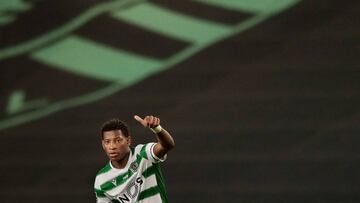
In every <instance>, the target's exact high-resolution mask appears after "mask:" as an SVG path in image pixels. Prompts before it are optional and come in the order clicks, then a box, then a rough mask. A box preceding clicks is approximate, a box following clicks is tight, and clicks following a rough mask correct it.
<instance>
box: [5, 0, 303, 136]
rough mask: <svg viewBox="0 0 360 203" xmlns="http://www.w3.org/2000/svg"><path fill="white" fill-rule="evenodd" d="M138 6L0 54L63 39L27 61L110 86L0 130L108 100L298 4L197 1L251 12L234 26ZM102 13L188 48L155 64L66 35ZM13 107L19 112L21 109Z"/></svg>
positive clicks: (112, 8) (117, 7)
mask: <svg viewBox="0 0 360 203" xmlns="http://www.w3.org/2000/svg"><path fill="white" fill-rule="evenodd" d="M139 2H140V1H136V3H138V4H136V5H134V6H132V7H127V9H122V7H123V6H124V5H128V4H130V3H134V1H116V2H112V3H106V4H101V5H98V6H96V7H94V8H92V9H90V10H89V11H86V12H85V13H84V14H82V15H80V16H79V17H77V18H76V19H74V20H73V21H72V22H69V23H68V24H67V25H65V26H63V27H61V28H59V29H57V30H56V31H53V32H51V33H48V34H47V35H44V36H42V37H39V38H37V39H35V40H33V41H31V42H27V43H25V44H22V45H19V46H16V47H12V48H9V49H4V50H0V60H1V59H4V58H7V57H10V56H15V55H17V54H21V53H25V52H28V51H31V50H33V49H35V48H37V47H40V46H43V45H45V44H47V43H48V42H50V41H52V40H53V39H57V38H58V37H60V36H63V35H67V37H65V38H64V39H62V40H60V41H57V42H56V43H53V44H51V45H49V46H46V47H44V48H42V49H39V50H37V51H35V52H33V53H31V55H30V56H31V58H32V59H33V60H36V61H39V62H41V63H45V64H48V65H51V66H52V67H55V68H57V69H60V70H63V71H67V72H71V73H73V74H78V75H81V76H85V77H89V78H94V79H97V80H102V81H109V82H112V84H111V85H109V86H108V87H106V88H103V89H99V90H97V91H94V92H91V93H88V94H84V95H80V96H77V97H74V98H69V99H65V100H62V101H57V102H53V103H49V104H47V105H44V106H43V107H41V108H37V109H35V110H33V111H30V112H27V113H23V114H19V115H17V116H12V117H10V118H6V119H4V120H2V121H0V130H1V129H6V128H10V127H14V126H16V125H20V124H23V123H26V122H30V121H32V120H35V119H39V118H42V117H45V116H48V115H51V114H53V113H56V112H59V111H62V110H64V109H69V108H73V107H76V106H81V105H85V104H88V103H91V102H95V101H98V100H100V99H103V98H106V97H108V96H111V95H113V94H115V93H116V92H118V91H120V90H122V89H124V88H126V87H129V86H131V85H133V84H135V83H137V82H139V81H141V80H143V79H144V78H147V77H149V76H151V75H153V74H156V73H158V72H159V71H163V70H166V69H168V68H170V67H172V66H174V65H176V64H178V63H180V62H182V61H184V60H186V59H188V58H190V57H191V56H193V55H194V54H196V53H198V52H200V51H202V50H204V49H206V48H207V47H209V46H210V45H212V44H214V43H216V42H218V41H220V40H223V39H225V38H228V37H230V36H232V35H235V34H238V33H240V32H243V31H245V30H247V29H249V28H251V27H253V26H255V25H257V24H259V23H260V22H262V21H264V20H266V19H267V18H269V17H271V16H272V15H274V14H277V13H279V12H281V11H283V10H284V9H287V8H289V7H290V6H293V5H294V4H296V3H298V2H299V0H286V1H285V0H254V1H253V0H226V1H216V0H200V2H202V3H206V4H212V5H216V6H221V7H230V8H232V9H239V10H245V11H250V12H252V14H253V16H252V17H250V18H248V19H246V20H244V21H242V22H241V23H239V24H237V25H235V26H229V25H223V24H220V23H214V22H210V21H206V20H203V19H197V18H194V17H190V16H186V15H183V14H180V13H177V12H175V11H171V10H168V9H165V8H163V7H159V6H157V5H155V4H153V3H150V2H142V3H139ZM269 2H270V3H269ZM264 5H266V6H264ZM103 12H110V14H111V16H112V17H113V18H114V19H116V20H119V21H125V22H128V23H131V24H133V25H135V26H138V27H140V28H142V29H145V30H150V31H152V32H156V33H159V34H161V35H164V36H169V37H171V38H174V39H181V40H183V41H187V42H189V43H190V44H191V46H189V47H187V48H185V49H183V50H181V51H179V52H177V53H176V54H174V55H173V56H172V57H170V58H167V59H164V60H158V59H152V58H148V57H146V56H140V55H137V54H134V53H129V52H126V51H124V50H119V49H115V48H111V47H109V46H106V45H103V44H100V43H97V42H94V41H91V40H88V39H84V38H82V37H80V36H76V35H72V34H69V33H70V32H71V31H73V30H74V29H76V28H77V27H80V26H81V25H82V24H84V23H85V22H88V21H89V20H91V19H92V18H94V17H96V16H97V15H99V14H101V13H103ZM18 108H19V109H21V107H18Z"/></svg>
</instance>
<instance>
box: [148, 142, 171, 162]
mask: <svg viewBox="0 0 360 203" xmlns="http://www.w3.org/2000/svg"><path fill="white" fill-rule="evenodd" d="M155 144H156V143H153V144H152V145H151V147H150V154H151V157H152V158H153V159H154V162H155V163H157V162H164V161H165V160H166V157H167V154H165V155H164V156H163V157H157V156H156V155H155V153H154V147H155Z"/></svg>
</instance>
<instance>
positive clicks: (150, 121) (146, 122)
mask: <svg viewBox="0 0 360 203" xmlns="http://www.w3.org/2000/svg"><path fill="white" fill-rule="evenodd" d="M134 119H135V120H137V121H138V122H139V123H141V125H143V126H144V127H147V128H155V127H156V126H158V125H160V118H158V117H155V116H146V117H145V118H144V119H142V118H141V117H140V116H138V115H135V116H134Z"/></svg>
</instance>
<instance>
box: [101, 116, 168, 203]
mask: <svg viewBox="0 0 360 203" xmlns="http://www.w3.org/2000/svg"><path fill="white" fill-rule="evenodd" d="M134 118H135V119H136V120H137V121H138V122H139V123H140V124H142V125H143V126H144V127H146V128H149V129H150V130H151V131H153V132H154V133H155V134H156V138H157V142H156V143H148V144H145V145H137V146H136V147H135V148H132V147H130V144H131V136H130V134H129V130H128V127H127V126H126V125H125V124H124V123H123V122H122V121H120V120H119V119H112V120H109V121H107V122H105V123H104V124H103V126H102V128H101V136H102V146H103V148H104V151H105V153H106V155H107V156H108V157H109V159H110V161H109V163H108V164H107V165H106V166H105V167H104V168H102V169H101V170H100V171H99V172H98V173H97V175H96V178H95V185H94V187H95V194H96V200H97V203H109V202H111V203H114V202H116V203H134V202H142V203H167V202H168V198H167V195H166V191H165V186H164V180H163V177H162V174H161V171H160V167H159V162H162V161H164V160H165V159H166V154H167V152H168V151H169V150H171V149H172V148H174V146H175V142H174V139H173V138H172V136H171V135H170V134H169V132H167V131H166V130H165V129H164V128H162V127H161V126H160V119H159V118H157V117H154V116H146V117H145V118H144V119H142V118H140V117H139V116H134Z"/></svg>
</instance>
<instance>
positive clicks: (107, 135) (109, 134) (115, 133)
mask: <svg viewBox="0 0 360 203" xmlns="http://www.w3.org/2000/svg"><path fill="white" fill-rule="evenodd" d="M119 137H124V138H125V137H126V136H125V135H124V134H123V133H122V132H121V130H111V131H105V132H103V139H113V138H119Z"/></svg>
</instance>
